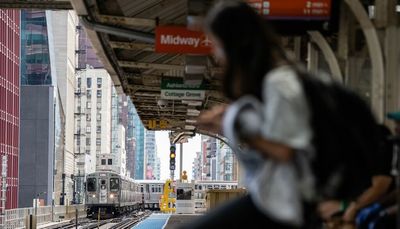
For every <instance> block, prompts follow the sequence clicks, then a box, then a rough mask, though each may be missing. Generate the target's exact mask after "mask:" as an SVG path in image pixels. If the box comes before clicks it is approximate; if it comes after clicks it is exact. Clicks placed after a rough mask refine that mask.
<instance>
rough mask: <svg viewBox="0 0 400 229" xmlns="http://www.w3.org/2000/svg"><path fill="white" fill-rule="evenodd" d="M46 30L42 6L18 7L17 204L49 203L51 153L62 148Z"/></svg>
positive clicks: (52, 157)
mask: <svg viewBox="0 0 400 229" xmlns="http://www.w3.org/2000/svg"><path fill="white" fill-rule="evenodd" d="M48 34H49V33H48V27H47V18H46V12H45V11H44V10H21V67H20V72H21V85H22V87H21V128H20V131H21V132H20V133H21V134H20V166H19V175H20V180H19V195H18V196H19V201H18V206H19V207H31V206H32V204H33V199H36V198H40V199H42V200H43V201H44V204H46V205H48V204H51V203H52V194H53V192H54V171H55V167H54V163H55V154H57V155H62V154H63V151H64V146H63V144H64V143H63V140H64V131H63V126H62V120H64V116H63V112H60V106H61V105H60V104H61V100H60V97H59V93H58V87H57V78H55V74H52V73H51V66H50V50H49V36H48ZM38 104H39V106H37V105H38ZM32 136H36V137H35V138H32ZM44 136H45V137H44ZM43 159H44V160H43ZM39 178H40V179H39Z"/></svg>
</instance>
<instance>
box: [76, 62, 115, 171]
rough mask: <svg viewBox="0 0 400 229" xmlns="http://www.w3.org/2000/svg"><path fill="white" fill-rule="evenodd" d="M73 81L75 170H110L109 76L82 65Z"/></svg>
mask: <svg viewBox="0 0 400 229" xmlns="http://www.w3.org/2000/svg"><path fill="white" fill-rule="evenodd" d="M76 84H77V89H76V93H75V94H76V97H75V99H76V107H75V152H76V155H77V156H78V158H77V171H76V174H82V175H85V174H88V173H93V172H95V171H96V170H99V169H100V170H101V169H110V170H111V166H112V165H113V163H112V161H113V158H112V154H111V151H110V149H111V123H110V120H111V118H112V116H111V110H112V108H111V92H112V88H113V84H112V81H111V77H110V75H108V73H107V71H106V70H104V69H86V70H84V71H80V72H79V73H78V74H77V78H76ZM102 159H104V160H105V163H102V162H104V161H102ZM109 159H110V160H109Z"/></svg>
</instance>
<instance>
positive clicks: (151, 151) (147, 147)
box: [144, 130, 157, 180]
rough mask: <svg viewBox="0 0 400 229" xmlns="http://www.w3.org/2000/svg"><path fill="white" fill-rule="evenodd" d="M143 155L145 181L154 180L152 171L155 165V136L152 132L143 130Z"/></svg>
mask: <svg viewBox="0 0 400 229" xmlns="http://www.w3.org/2000/svg"><path fill="white" fill-rule="evenodd" d="M144 133H145V134H144V154H145V157H144V158H145V162H144V164H145V165H146V167H145V172H146V176H145V179H146V180H154V179H155V176H154V170H155V168H156V166H157V165H156V163H157V146H156V135H155V132H154V131H151V130H145V132H144Z"/></svg>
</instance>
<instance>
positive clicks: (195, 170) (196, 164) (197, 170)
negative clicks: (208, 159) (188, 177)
mask: <svg viewBox="0 0 400 229" xmlns="http://www.w3.org/2000/svg"><path fill="white" fill-rule="evenodd" d="M202 169H203V162H202V154H201V152H196V157H195V158H194V159H193V165H192V174H193V175H192V177H193V180H201V179H202Z"/></svg>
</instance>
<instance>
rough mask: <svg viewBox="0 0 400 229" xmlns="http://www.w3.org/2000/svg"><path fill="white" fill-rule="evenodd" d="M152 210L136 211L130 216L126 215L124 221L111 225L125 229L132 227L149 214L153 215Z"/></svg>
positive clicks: (112, 227)
mask: <svg viewBox="0 0 400 229" xmlns="http://www.w3.org/2000/svg"><path fill="white" fill-rule="evenodd" d="M151 213H152V212H151V211H146V212H138V213H134V214H132V215H131V216H129V217H126V218H125V219H124V220H122V222H120V223H118V224H116V225H114V226H111V227H110V229H125V228H131V227H133V226H134V225H136V224H137V223H139V222H140V221H142V220H143V219H145V218H147V217H148V216H149V215H151Z"/></svg>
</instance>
